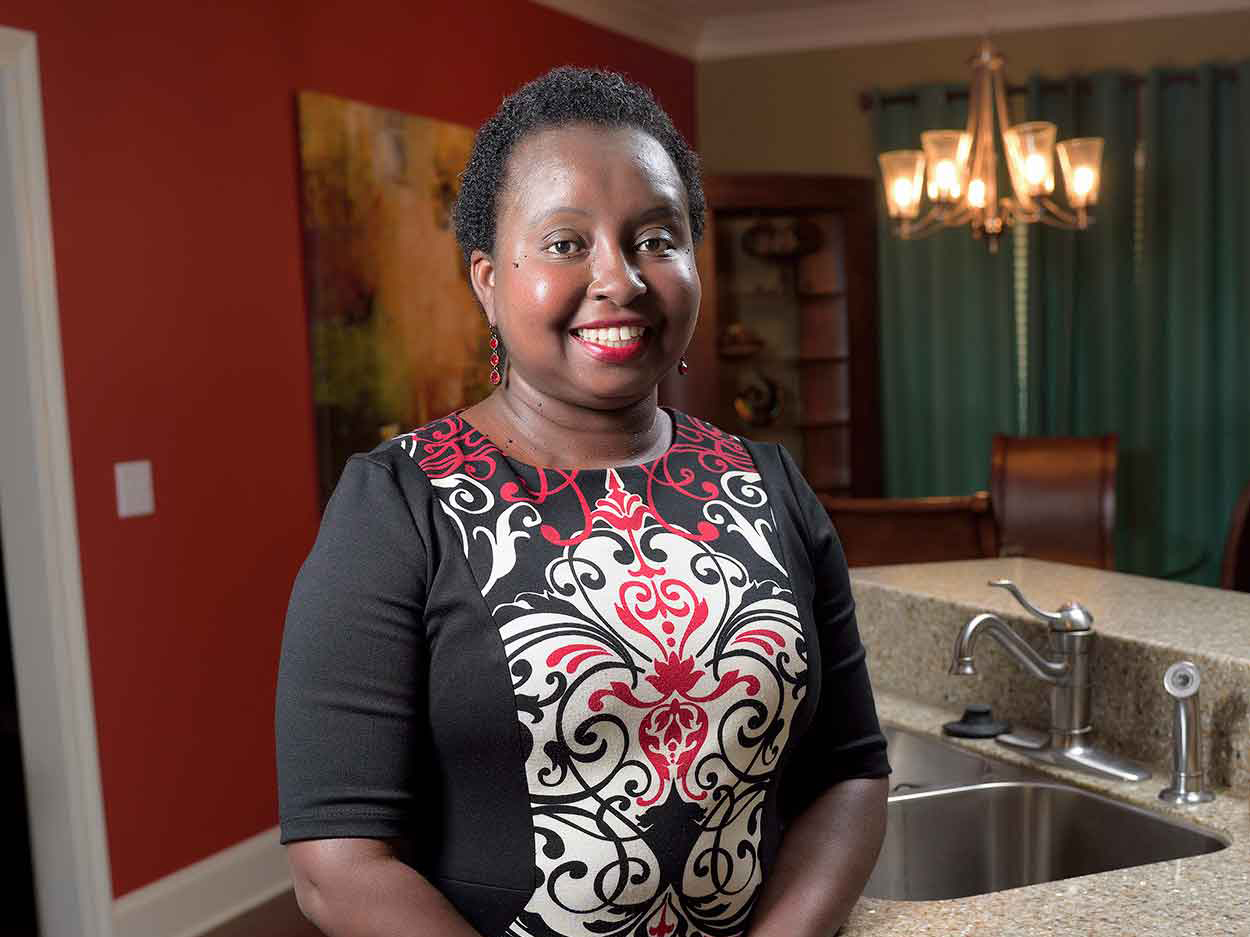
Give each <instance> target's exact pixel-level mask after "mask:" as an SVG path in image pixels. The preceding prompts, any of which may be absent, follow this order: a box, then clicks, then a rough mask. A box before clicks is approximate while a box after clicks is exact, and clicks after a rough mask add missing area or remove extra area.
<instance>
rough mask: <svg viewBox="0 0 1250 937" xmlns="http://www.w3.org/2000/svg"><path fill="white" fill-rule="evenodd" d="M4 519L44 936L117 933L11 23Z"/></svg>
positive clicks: (31, 41) (37, 123) (35, 166)
mask: <svg viewBox="0 0 1250 937" xmlns="http://www.w3.org/2000/svg"><path fill="white" fill-rule="evenodd" d="M0 524H2V532H3V538H4V565H5V569H4V573H5V581H6V584H7V588H8V597H9V610H10V619H11V622H12V625H11V627H12V632H13V662H14V669H15V671H16V676H17V700H18V714H19V725H20V730H21V738H22V761H23V766H24V769H25V774H26V798H27V804H28V806H29V812H30V830H31V841H32V853H33V856H34V865H35V891H36V899H37V904H38V908H39V924H40V933H41V935H42V937H113V889H112V882H111V878H110V872H109V858H108V843H107V838H106V835H105V827H104V803H103V797H102V794H101V788H100V771H99V760H98V751H97V748H96V727H95V711H94V706H93V703H92V693H91V671H90V665H89V659H88V656H87V634H86V619H85V616H84V613H83V599H82V577H81V573H80V567H79V556H78V526H77V518H76V515H75V508H74V479H73V472H72V466H71V463H70V438H69V424H68V420H67V418H66V411H65V381H64V375H63V372H62V366H61V333H60V321H59V313H58V308H57V298H56V277H55V272H54V269H53V258H52V223H51V217H50V212H49V198H48V171H47V161H46V158H45V153H44V135H43V96H42V92H41V91H40V84H39V60H38V55H37V49H36V42H35V35H34V33H30V32H22V31H19V30H14V29H6V28H4V27H0Z"/></svg>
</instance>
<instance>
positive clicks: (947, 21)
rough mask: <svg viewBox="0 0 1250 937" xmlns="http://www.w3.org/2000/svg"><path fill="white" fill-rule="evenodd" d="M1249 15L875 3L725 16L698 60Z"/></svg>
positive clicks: (896, 0)
mask: <svg viewBox="0 0 1250 937" xmlns="http://www.w3.org/2000/svg"><path fill="white" fill-rule="evenodd" d="M1245 9H1250V2H1248V0H1050V2H1048V3H1044V4H1039V3H1037V2H1036V0H998V2H996V3H994V4H992V5H990V6H982V5H981V4H975V3H967V2H959V0H934V2H930V0H874V2H864V0H859V2H854V3H845V4H843V3H839V4H837V5H830V6H828V7H825V8H823V9H807V10H787V11H780V12H776V13H752V14H747V15H738V16H718V17H712V18H710V19H709V20H708V21H707V22H706V23H705V24H704V28H703V31H702V33H701V34H700V37H699V42H698V45H697V46H696V48H695V58H696V59H699V60H708V59H723V58H732V57H737V56H746V55H761V54H767V53H773V52H798V51H804V50H811V49H831V48H839V47H847V46H861V45H872V44H876V43H886V42H906V41H909V40H917V39H938V38H942V37H947V36H969V35H971V36H977V35H982V34H984V33H986V32H987V31H988V32H990V33H1004V32H1014V31H1019V30H1029V29H1045V28H1050V27H1057V26H1087V25H1092V24H1094V23H1116V22H1125V21H1128V20H1146V19H1156V18H1161V17H1168V16H1192V15H1194V14H1200V13H1215V12H1228V11H1233V10H1245Z"/></svg>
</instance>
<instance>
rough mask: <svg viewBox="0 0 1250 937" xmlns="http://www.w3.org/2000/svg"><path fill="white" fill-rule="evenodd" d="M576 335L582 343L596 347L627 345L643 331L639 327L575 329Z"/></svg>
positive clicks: (643, 328)
mask: <svg viewBox="0 0 1250 937" xmlns="http://www.w3.org/2000/svg"><path fill="white" fill-rule="evenodd" d="M574 331H575V332H576V334H577V335H578V336H579V337H581V338H582V339H583V340H584V341H588V342H594V343H595V344H596V345H615V346H621V345H629V344H632V343H633V342H634V340H635V339H637V338H638V337H639V336H641V335H642V333H643V332H644V331H645V327H644V326H641V325H622V326H615V325H614V326H612V327H611V328H607V329H575V330H574Z"/></svg>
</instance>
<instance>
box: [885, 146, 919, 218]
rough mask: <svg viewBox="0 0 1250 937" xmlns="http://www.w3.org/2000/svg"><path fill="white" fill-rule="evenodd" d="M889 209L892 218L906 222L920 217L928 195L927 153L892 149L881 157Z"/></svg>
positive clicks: (886, 205) (887, 208) (886, 201)
mask: <svg viewBox="0 0 1250 937" xmlns="http://www.w3.org/2000/svg"><path fill="white" fill-rule="evenodd" d="M877 162H878V164H880V166H881V184H882V186H883V187H884V190H885V207H886V211H887V212H888V213H889V215H890V217H891V218H897V219H899V220H900V221H906V220H909V219H912V218H915V217H917V216H918V215H919V214H920V200H921V198H922V197H923V195H924V153H923V152H922V151H921V150H891V151H890V152H888V153H882V154H881V155H880V156H878V157H877Z"/></svg>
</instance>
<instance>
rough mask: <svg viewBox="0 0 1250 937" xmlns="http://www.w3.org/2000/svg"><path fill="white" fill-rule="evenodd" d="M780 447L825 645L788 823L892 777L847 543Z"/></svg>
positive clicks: (791, 767)
mask: <svg viewBox="0 0 1250 937" xmlns="http://www.w3.org/2000/svg"><path fill="white" fill-rule="evenodd" d="M778 449H779V450H780V455H781V461H782V464H783V466H784V468H785V471H786V474H787V475H788V476H789V477H788V479H787V480H786V482H788V484H789V485H790V486H791V488H792V490H793V491H794V495H795V498H796V500H797V502H798V508H799V513H800V516H801V518H802V520H803V522H804V523H805V525H806V528H807V530H806V541H807V544H808V547H809V555H810V558H811V569H812V577H813V582H812V616H813V620H814V622H815V626H816V633H817V636H818V638H819V641H820V655H819V657H820V689H819V699H818V701H817V704H816V710H815V713H814V715H813V717H812V721H811V723H810V724H809V725H808V727H807V731H806V732H805V733H804V734H803V736H802V738H801V739H800V740H799V742H798V744H797V747H796V748H795V750H794V753H793V754H792V755H791V757H790V760H789V762H788V764H787V766H786V771H785V775H786V781H785V784H784V785H783V789H782V794H781V804H780V807H781V812H782V818H783V821H784V822H789V821H790V820H792V819H793V818H794V817H796V816H798V814H799V813H801V812H802V811H803V809H804V808H806V807H807V805H808V804H810V803H811V802H812V801H813V800H815V799H816V798H817V797H819V796H820V795H821V794H822V793H823V792H824V791H825V790H826V789H827V788H829V787H830V786H832V785H833V784H836V783H838V782H840V781H845V780H849V779H851V778H880V777H885V776H886V775H888V774H889V773H890V765H889V761H888V760H887V758H886V742H885V736H884V735H883V734H882V732H881V726H880V723H879V722H878V720H877V709H876V704H875V702H874V701H873V695H872V685H871V682H870V681H869V678H868V665H867V662H866V659H865V653H864V645H863V643H862V642H861V641H860V637H859V627H858V625H857V624H856V621H855V600H854V598H853V596H852V595H851V580H850V575H849V573H848V572H847V568H846V558H845V557H844V556H843V554H842V544H841V543H840V542H839V540H838V535H837V532H836V531H835V530H834V528H833V522H832V521H831V520H830V519H829V515H828V513H827V512H826V511H825V509H824V506H823V505H822V504H821V503H820V500H819V498H817V496H816V492H814V491H813V490H812V488H811V486H810V485H809V484H808V483H807V480H806V479H805V478H804V477H803V474H802V472H801V471H800V470H799V468H798V466H797V465H796V464H795V462H794V458H793V457H792V456H791V455H790V453H789V452H788V451H787V450H786V448H785V447H784V446H780V445H779V446H778ZM809 659H810V655H809Z"/></svg>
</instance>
